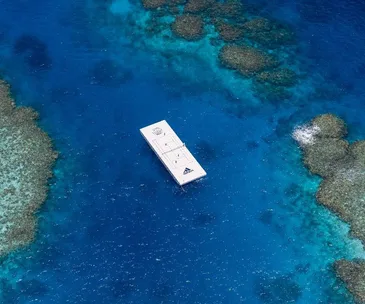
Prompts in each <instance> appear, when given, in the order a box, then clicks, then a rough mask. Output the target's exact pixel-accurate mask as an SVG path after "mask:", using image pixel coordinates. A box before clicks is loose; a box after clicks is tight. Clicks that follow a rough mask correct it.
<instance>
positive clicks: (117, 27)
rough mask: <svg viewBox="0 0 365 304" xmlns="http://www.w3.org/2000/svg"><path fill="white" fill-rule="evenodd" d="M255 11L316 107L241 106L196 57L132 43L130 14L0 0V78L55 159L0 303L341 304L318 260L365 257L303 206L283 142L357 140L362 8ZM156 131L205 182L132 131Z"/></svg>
mask: <svg viewBox="0 0 365 304" xmlns="http://www.w3.org/2000/svg"><path fill="white" fill-rule="evenodd" d="M251 2H252V3H251V4H252V5H253V7H254V8H255V9H256V11H257V12H259V13H260V14H261V15H262V16H269V17H274V18H278V19H280V20H283V21H285V22H288V23H290V24H291V25H292V26H293V27H294V29H295V31H296V33H297V35H298V49H297V51H296V52H297V53H296V54H297V57H298V60H299V61H300V62H301V69H302V70H303V71H305V72H306V73H308V74H309V75H316V77H314V78H315V79H317V80H318V79H319V80H318V84H317V83H315V82H314V81H313V82H308V86H311V85H312V86H315V85H316V86H317V87H316V89H317V92H318V94H317V95H313V94H312V95H308V94H306V92H308V91H311V90H312V89H313V88H312V87H307V88H306V87H304V88H303V87H302V88H301V90H302V91H298V93H297V95H296V96H297V97H298V96H299V98H296V100H295V101H287V102H283V103H280V102H276V103H270V102H259V103H257V100H253V99H252V100H250V99H248V98H247V99H241V100H237V98H236V97H234V96H232V94H231V93H229V92H228V90H225V89H224V87H222V85H221V80H222V79H218V78H219V77H218V78H216V75H215V77H212V75H213V74H212V71H211V70H210V69H207V68H206V65H205V64H204V62H202V61H200V60H198V59H196V58H193V57H189V56H186V57H187V58H185V59H184V60H188V63H189V64H184V62H181V61H179V60H177V59H176V56H177V55H176V54H175V53H174V52H173V50H167V51H166V52H167V53H168V54H163V56H162V55H161V53H158V52H157V51H156V49H160V50H161V49H163V48H164V45H160V46H158V47H156V48H151V46H150V45H149V44H148V43H147V42H146V43H145V45H144V47H142V44H141V43H140V41H145V40H148V39H149V38H148V37H147V36H146V37H144V36H141V34H140V33H139V32H138V33H137V32H131V31H130V27H129V25H128V18H127V17H126V14H127V13H128V12H131V11H132V10H135V9H136V8H135V7H134V5H136V3H133V2H130V3H129V2H127V1H126V0H123V1H99V0H94V1H91V0H90V1H87V0H76V1H67V0H64V1H61V2H57V3H55V2H54V1H49V0H38V1H36V2H32V3H30V2H28V1H24V0H13V1H8V0H5V1H4V0H3V1H0V6H1V10H0V25H1V27H0V70H1V75H2V77H3V78H4V79H6V80H7V81H8V82H9V83H10V84H11V85H12V89H13V94H14V97H15V98H16V100H17V103H18V104H20V105H27V106H32V107H34V108H35V109H36V110H37V111H39V112H40V116H41V119H40V125H41V126H42V127H43V128H44V129H45V130H46V131H47V132H48V133H49V134H50V136H51V137H52V138H53V139H54V143H55V146H56V148H57V149H58V150H59V151H60V155H61V157H60V160H59V161H58V163H57V165H56V168H55V178H54V179H53V180H52V184H51V191H50V195H49V198H48V200H47V202H46V203H45V204H44V206H43V208H42V209H41V210H40V212H39V214H38V217H39V231H38V235H37V239H36V241H35V243H34V244H32V245H31V246H29V247H28V248H26V249H24V250H21V251H19V252H16V253H14V254H12V255H10V256H9V257H8V258H6V259H5V260H3V261H2V264H1V271H0V280H1V289H0V296H1V303H6V304H8V303H9V304H11V303H22V304H23V303H42V304H48V303H180V304H183V303H249V304H251V303H252V304H259V303H264V304H273V303H275V304H276V303H280V304H282V303H300V304H302V303H311V304H312V303H313V304H314V303H333V304H338V303H353V301H352V298H351V296H350V295H349V294H348V292H347V291H346V290H345V288H344V286H343V285H342V283H341V282H339V281H338V280H337V279H336V277H335V275H334V273H333V271H332V267H331V264H332V262H333V261H334V260H336V259H339V258H351V257H361V256H363V252H362V248H361V246H360V244H359V242H357V241H356V240H351V239H349V238H348V236H347V232H348V227H347V226H346V225H345V224H344V223H341V222H340V221H339V220H338V219H337V218H336V217H335V216H333V215H331V214H330V213H329V212H328V211H327V210H325V209H324V208H322V207H320V206H318V205H317V204H316V202H315V192H316V189H317V187H318V184H319V182H320V180H319V179H318V178H316V177H313V176H310V175H309V174H308V172H307V170H306V169H305V168H303V165H302V163H301V159H300V151H299V149H298V147H297V146H296V144H295V142H294V141H293V140H292V139H291V132H292V130H293V128H294V127H295V126H296V125H298V124H301V123H303V122H305V121H307V120H309V119H311V118H312V117H313V116H314V115H317V114H320V113H325V112H329V111H331V112H333V113H336V114H338V115H340V116H341V117H342V118H344V119H345V120H346V122H347V123H348V126H349V133H350V139H351V140H355V139H357V138H363V134H364V131H365V124H364V122H363V120H362V115H363V114H362V113H363V110H364V100H365V96H364V88H365V86H364V73H363V72H364V62H365V61H364V59H365V55H364V54H365V52H364V51H365V43H364V40H363V39H362V36H363V32H364V26H365V25H364V24H365V23H364V17H363V16H364V14H363V12H364V10H365V5H364V4H363V3H361V2H360V1H344V0H342V1H336V2H333V1H317V0H310V1H309V0H306V1H305V0H302V1H299V0H298V1H294V0H292V1H288V0H277V1H251ZM113 12H114V13H113ZM208 57H209V56H208ZM166 58H167V59H166ZM222 73H223V72H222ZM192 75H193V76H192ZM221 77H225V76H224V75H223V74H222V76H221ZM207 80H209V81H207ZM302 92H303V93H302ZM160 119H166V120H168V122H169V123H170V124H171V125H172V127H173V128H174V129H175V130H176V132H177V134H179V136H180V137H181V138H182V139H183V140H184V141H185V142H186V143H188V146H189V149H190V150H191V151H192V152H193V154H194V155H195V156H196V157H197V159H198V160H199V162H200V163H201V164H202V165H203V167H204V168H205V169H206V171H207V172H208V176H207V177H206V178H205V179H203V180H202V181H199V182H196V183H192V184H190V185H187V186H186V187H185V191H183V190H182V189H180V188H179V187H178V186H176V185H175V183H174V182H173V180H172V179H171V177H170V176H169V174H168V173H167V172H166V171H165V170H164V168H163V167H162V166H161V164H160V163H159V161H158V159H157V158H156V157H155V156H154V154H153V153H152V152H151V151H150V149H149V148H148V146H147V145H146V143H145V142H144V141H143V138H142V137H141V136H140V134H139V128H141V127H143V126H146V125H148V124H150V123H153V122H155V121H158V120H160Z"/></svg>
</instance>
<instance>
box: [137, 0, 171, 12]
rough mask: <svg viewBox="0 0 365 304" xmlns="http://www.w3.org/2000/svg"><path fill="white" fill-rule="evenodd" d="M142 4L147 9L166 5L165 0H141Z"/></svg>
mask: <svg viewBox="0 0 365 304" xmlns="http://www.w3.org/2000/svg"><path fill="white" fill-rule="evenodd" d="M142 5H143V7H144V8H145V9H148V10H153V9H158V8H160V7H162V6H164V5H166V0H142Z"/></svg>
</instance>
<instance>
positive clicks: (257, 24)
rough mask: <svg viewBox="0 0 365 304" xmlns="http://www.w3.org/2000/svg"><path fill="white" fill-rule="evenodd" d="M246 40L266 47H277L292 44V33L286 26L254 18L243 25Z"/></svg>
mask: <svg viewBox="0 0 365 304" xmlns="http://www.w3.org/2000/svg"><path fill="white" fill-rule="evenodd" d="M243 28H244V30H245V34H246V36H247V37H248V38H250V39H252V40H254V41H257V42H258V43H261V44H262V45H264V46H266V47H270V48H273V47H279V46H282V45H285V44H290V43H293V42H294V33H293V31H291V30H290V29H289V28H288V27H287V26H284V25H282V24H279V23H277V22H274V21H271V20H268V19H266V18H261V17H260V18H254V19H252V20H250V21H248V22H246V23H244V24H243Z"/></svg>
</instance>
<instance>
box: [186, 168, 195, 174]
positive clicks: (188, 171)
mask: <svg viewBox="0 0 365 304" xmlns="http://www.w3.org/2000/svg"><path fill="white" fill-rule="evenodd" d="M193 171H194V170H192V169H189V168H185V170H184V172H183V174H184V175H185V174H188V173H190V172H193Z"/></svg>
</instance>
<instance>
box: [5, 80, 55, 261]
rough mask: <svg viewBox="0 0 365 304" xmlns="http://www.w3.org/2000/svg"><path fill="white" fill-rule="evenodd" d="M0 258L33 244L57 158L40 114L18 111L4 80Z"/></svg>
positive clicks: (27, 110) (23, 108)
mask: <svg viewBox="0 0 365 304" xmlns="http://www.w3.org/2000/svg"><path fill="white" fill-rule="evenodd" d="M0 113H1V115H0V142H1V145H0V156H1V157H0V172H1V173H0V196H1V200H0V210H1V215H0V220H1V229H0V256H4V255H6V254H8V253H9V252H11V251H13V250H16V249H18V248H19V247H22V246H24V245H27V244H29V243H30V242H31V241H32V240H33V238H34V235H35V231H36V218H35V216H34V214H35V212H36V211H37V209H38V208H39V207H40V206H41V204H42V203H43V202H44V201H45V199H46V197H47V191H48V187H47V182H48V179H49V178H50V177H51V176H52V171H51V169H52V166H53V164H54V162H55V160H56V158H57V153H56V152H55V151H54V150H53V147H52V142H51V140H50V138H49V137H48V135H47V134H46V133H45V132H43V131H42V130H41V129H40V128H39V127H38V126H37V124H36V119H37V118H38V114H37V112H35V111H34V110H33V109H31V108H28V107H16V106H15V103H14V101H13V99H12V98H11V96H10V90H9V86H8V85H7V84H6V83H5V82H4V81H1V80H0Z"/></svg>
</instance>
